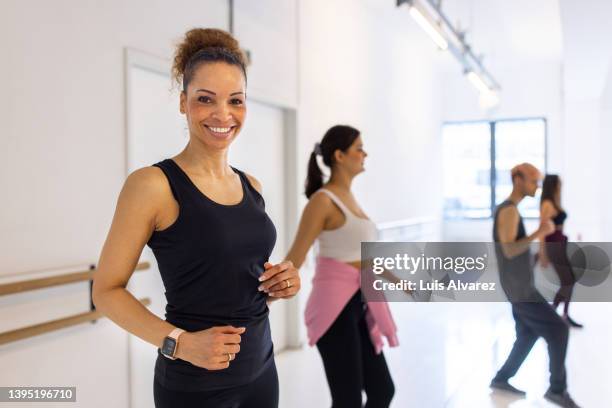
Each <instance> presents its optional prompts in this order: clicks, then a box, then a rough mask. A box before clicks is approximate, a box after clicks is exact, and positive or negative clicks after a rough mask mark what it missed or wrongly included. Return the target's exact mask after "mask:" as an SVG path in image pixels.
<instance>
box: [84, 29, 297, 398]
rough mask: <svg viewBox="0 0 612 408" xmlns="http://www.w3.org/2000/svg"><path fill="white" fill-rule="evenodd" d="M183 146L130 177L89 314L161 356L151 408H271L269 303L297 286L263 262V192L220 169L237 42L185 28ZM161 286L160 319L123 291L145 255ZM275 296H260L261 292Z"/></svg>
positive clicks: (239, 59)
mask: <svg viewBox="0 0 612 408" xmlns="http://www.w3.org/2000/svg"><path fill="white" fill-rule="evenodd" d="M173 73H174V78H175V80H176V81H177V83H178V84H179V85H180V86H181V88H182V91H181V94H180V112H181V113H182V114H184V115H185V117H186V120H187V125H188V128H189V142H188V144H187V146H185V148H184V149H183V151H182V152H180V153H179V154H178V155H176V156H174V157H172V158H169V159H166V160H163V161H161V162H159V163H156V164H154V165H153V166H150V167H146V168H142V169H140V170H137V171H135V172H134V173H132V174H130V176H129V177H128V178H127V180H126V182H125V185H124V187H123V190H122V191H121V194H120V196H119V200H118V203H117V208H116V211H115V217H114V219H113V223H112V226H111V229H110V232H109V233H108V237H107V239H106V243H105V244H104V248H103V249H102V254H101V256H100V261H99V264H98V265H99V266H98V270H97V271H96V273H95V277H94V287H93V297H94V302H95V305H96V307H97V309H98V310H99V311H100V312H102V313H103V314H105V315H106V316H108V317H109V318H110V319H112V320H113V321H114V322H115V323H117V324H118V325H120V326H121V327H123V328H124V329H126V330H127V331H129V332H130V333H132V334H134V335H136V336H138V337H140V338H141V339H143V340H145V341H147V342H149V343H151V344H153V345H155V346H156V347H159V349H158V356H157V360H156V364H155V376H154V384H153V397H154V401H155V407H157V408H176V407H181V408H196V407H197V408H201V407H224V408H225V407H233V408H249V407H252V408H276V407H277V406H278V377H277V373H276V366H275V363H274V353H273V347H272V339H271V335H270V324H269V320H268V305H267V303H268V302H269V301H270V300H272V299H288V298H291V297H293V296H294V295H295V294H296V293H297V291H298V290H299V288H300V277H299V275H298V271H297V269H296V268H295V267H294V266H293V265H292V264H291V262H289V261H285V262H282V263H280V264H278V265H272V264H270V263H269V262H268V258H269V256H270V254H271V252H272V249H273V248H274V244H275V241H276V230H275V228H274V225H273V224H272V221H271V220H270V218H269V217H268V215H267V214H266V212H265V203H264V199H263V197H262V195H261V184H260V183H259V182H258V181H257V180H256V179H255V178H254V177H252V176H250V175H248V174H246V173H244V172H242V171H240V170H238V169H236V168H234V167H232V166H230V165H229V163H228V151H229V148H230V145H231V144H232V142H233V141H234V139H235V138H236V137H237V136H238V133H239V132H240V130H241V129H242V126H243V124H244V120H245V115H246V64H245V59H244V56H243V54H242V51H241V50H240V47H239V45H238V42H237V41H236V40H235V39H234V38H233V37H232V36H231V35H230V34H228V33H226V32H224V31H221V30H215V29H193V30H190V31H188V32H187V33H186V35H185V38H184V40H183V41H182V42H181V43H180V44H179V45H178V47H177V50H176V55H175V58H174V66H173ZM145 244H146V245H148V246H149V247H150V248H151V249H152V250H153V253H154V255H155V258H156V260H157V264H158V267H159V272H160V274H161V278H162V281H163V283H164V287H165V290H166V292H165V294H166V300H167V306H166V319H165V320H162V319H160V318H159V317H157V316H156V315H154V314H152V313H151V312H149V311H148V310H147V309H146V308H145V307H144V306H143V305H142V304H140V303H139V302H138V301H137V300H136V298H134V296H133V295H132V294H130V292H128V291H127V290H126V285H127V282H128V280H129V278H130V276H131V275H132V273H133V271H134V267H135V265H136V263H137V262H138V259H139V257H140V254H141V251H142V249H143V247H144V245H145ZM271 279H273V280H274V283H275V288H273V289H272V290H269V291H267V292H263V291H262V288H261V284H262V282H263V283H264V284H265V283H268V282H270V280H271Z"/></svg>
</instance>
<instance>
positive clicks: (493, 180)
mask: <svg viewBox="0 0 612 408" xmlns="http://www.w3.org/2000/svg"><path fill="white" fill-rule="evenodd" d="M535 120H539V121H542V122H543V123H544V169H543V171H544V174H547V173H548V120H547V119H546V117H545V116H525V117H517V118H498V119H474V120H451V121H443V122H442V127H441V132H440V134H441V135H442V134H443V130H444V126H447V125H469V124H488V125H489V136H490V148H489V150H490V157H489V159H490V162H491V167H490V174H489V188H490V191H491V193H490V200H489V201H490V207H491V215H489V216H487V217H463V216H462V217H456V218H455V217H447V216H446V213H444V214H443V219H445V220H463V221H465V220H475V221H478V220H489V219H492V218H493V217H494V215H495V200H496V198H497V197H496V196H495V190H496V187H497V167H496V155H495V153H496V152H495V131H496V126H497V124H498V123H500V122H525V121H535ZM523 218H524V219H528V220H534V219H538V218H539V217H533V216H525V217H523Z"/></svg>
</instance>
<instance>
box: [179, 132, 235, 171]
mask: <svg viewBox="0 0 612 408" xmlns="http://www.w3.org/2000/svg"><path fill="white" fill-rule="evenodd" d="M176 157H177V158H178V159H179V160H181V161H183V163H185V165H186V166H188V167H189V168H190V169H192V170H193V171H195V172H197V173H198V174H200V175H205V176H211V177H214V178H223V177H225V176H227V175H228V174H232V173H233V172H232V171H231V168H230V166H229V163H228V160H227V149H222V150H211V149H210V148H208V147H206V146H203V145H201V144H197V143H192V142H191V141H190V142H189V143H188V144H187V146H185V149H183V151H182V152H180V153H179V154H178V155H177V156H176Z"/></svg>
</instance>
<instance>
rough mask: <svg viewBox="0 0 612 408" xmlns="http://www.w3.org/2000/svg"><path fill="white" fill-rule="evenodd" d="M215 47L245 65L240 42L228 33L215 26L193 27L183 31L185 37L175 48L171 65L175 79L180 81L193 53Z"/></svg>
mask: <svg viewBox="0 0 612 408" xmlns="http://www.w3.org/2000/svg"><path fill="white" fill-rule="evenodd" d="M215 48H219V49H223V50H225V51H227V52H229V53H231V54H233V55H234V56H235V58H236V60H237V61H238V62H239V63H240V64H242V65H243V66H246V58H245V56H244V54H243V53H242V50H241V49H240V44H239V43H238V40H236V39H235V38H234V37H233V36H232V35H231V34H230V33H228V32H227V31H223V30H219V29H216V28H193V29H191V30H189V31H187V32H186V33H185V37H184V38H183V40H182V41H181V42H180V43H179V44H178V46H177V49H176V55H175V56H174V64H173V67H172V74H173V76H174V78H175V79H176V81H177V82H179V83H180V82H181V78H182V77H183V75H184V73H185V68H186V66H187V63H188V62H189V59H190V58H191V57H192V56H193V55H194V54H195V53H197V52H198V51H200V50H204V49H215Z"/></svg>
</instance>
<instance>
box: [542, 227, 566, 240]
mask: <svg viewBox="0 0 612 408" xmlns="http://www.w3.org/2000/svg"><path fill="white" fill-rule="evenodd" d="M545 241H546V242H566V241H567V235H565V234H564V233H563V229H562V228H559V229H556V230H555V231H554V232H553V233H552V234H549V235H547V236H546V238H545Z"/></svg>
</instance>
